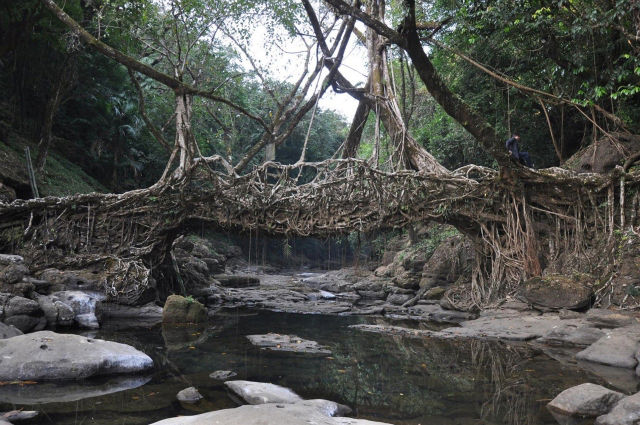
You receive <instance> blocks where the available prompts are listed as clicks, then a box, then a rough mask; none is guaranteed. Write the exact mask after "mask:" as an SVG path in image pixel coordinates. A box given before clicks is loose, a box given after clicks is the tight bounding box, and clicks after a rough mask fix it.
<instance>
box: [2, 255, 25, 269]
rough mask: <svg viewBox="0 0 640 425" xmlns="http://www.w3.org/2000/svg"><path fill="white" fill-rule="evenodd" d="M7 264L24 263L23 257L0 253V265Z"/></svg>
mask: <svg viewBox="0 0 640 425" xmlns="http://www.w3.org/2000/svg"><path fill="white" fill-rule="evenodd" d="M9 264H24V257H21V256H20V255H11V254H0V266H8V265H9Z"/></svg>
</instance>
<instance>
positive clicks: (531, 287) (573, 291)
mask: <svg viewBox="0 0 640 425" xmlns="http://www.w3.org/2000/svg"><path fill="white" fill-rule="evenodd" d="M592 281H593V278H591V277H590V276H588V275H574V276H565V275H561V274H550V275H546V276H537V277H533V278H531V279H529V280H527V281H526V282H524V284H523V285H522V286H521V288H520V291H519V294H518V295H519V297H520V298H521V299H522V300H523V301H525V302H527V303H529V304H531V305H533V306H535V307H542V308H545V309H552V310H559V309H567V310H579V309H582V308H585V307H588V306H589V305H590V304H591V299H592V298H593V289H592V286H591V282H592Z"/></svg>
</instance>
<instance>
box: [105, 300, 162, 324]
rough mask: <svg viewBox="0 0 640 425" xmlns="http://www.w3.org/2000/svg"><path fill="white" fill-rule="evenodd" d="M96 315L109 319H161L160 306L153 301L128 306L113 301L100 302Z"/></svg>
mask: <svg viewBox="0 0 640 425" xmlns="http://www.w3.org/2000/svg"><path fill="white" fill-rule="evenodd" d="M97 307H98V310H97V312H96V315H99V316H100V317H105V318H110V319H132V318H133V319H149V320H151V319H159V320H162V307H160V306H158V305H156V304H155V303H148V304H145V305H141V306H129V305H122V304H115V303H100V304H99V305H98V306H97Z"/></svg>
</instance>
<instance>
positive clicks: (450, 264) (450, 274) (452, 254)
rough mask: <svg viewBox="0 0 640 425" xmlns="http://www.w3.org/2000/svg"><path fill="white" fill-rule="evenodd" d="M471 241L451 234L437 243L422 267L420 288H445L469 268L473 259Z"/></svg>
mask: <svg viewBox="0 0 640 425" xmlns="http://www.w3.org/2000/svg"><path fill="white" fill-rule="evenodd" d="M474 255H475V254H474V251H473V247H472V245H471V242H470V241H469V240H468V239H465V238H464V237H462V236H452V237H450V238H448V239H446V240H444V241H443V242H441V243H440V245H438V247H437V248H436V249H435V251H433V254H432V255H431V257H430V258H429V261H427V262H426V263H425V265H424V267H423V268H422V277H421V279H420V287H421V288H432V287H436V286H441V287H443V288H446V287H448V286H450V285H451V284H453V283H454V282H456V281H457V280H458V279H459V278H460V277H461V276H462V275H463V274H464V273H467V272H469V271H470V270H471V264H472V262H473V259H474Z"/></svg>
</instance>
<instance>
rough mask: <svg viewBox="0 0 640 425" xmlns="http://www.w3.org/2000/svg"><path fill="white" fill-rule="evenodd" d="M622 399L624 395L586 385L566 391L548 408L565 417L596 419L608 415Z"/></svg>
mask: <svg viewBox="0 0 640 425" xmlns="http://www.w3.org/2000/svg"><path fill="white" fill-rule="evenodd" d="M622 398H624V394H622V393H619V392H617V391H611V390H610V389H607V388H605V387H603V386H600V385H596V384H591V383H586V384H581V385H577V386H575V387H571V388H569V389H566V390H564V391H563V392H561V393H560V394H558V396H557V397H556V398H554V399H553V400H551V402H550V403H549V404H547V408H548V409H549V410H551V411H552V412H556V413H560V414H563V415H569V416H580V417H596V416H600V415H603V414H605V413H608V412H609V411H610V410H611V409H612V408H613V406H614V405H615V404H616V403H617V402H618V401H620V400H621V399H622Z"/></svg>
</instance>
